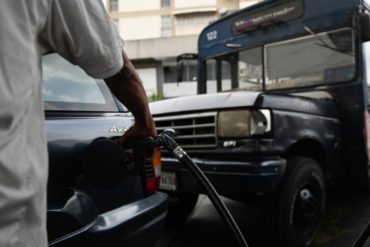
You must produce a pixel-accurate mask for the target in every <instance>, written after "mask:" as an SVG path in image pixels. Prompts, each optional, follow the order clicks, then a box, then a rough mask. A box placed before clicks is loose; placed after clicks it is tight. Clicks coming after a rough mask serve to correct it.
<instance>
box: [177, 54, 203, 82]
mask: <svg viewBox="0 0 370 247" xmlns="http://www.w3.org/2000/svg"><path fill="white" fill-rule="evenodd" d="M197 58H198V55H197V54H194V53H184V54H181V55H179V56H177V57H176V72H177V82H182V81H184V68H185V66H184V64H185V63H186V61H191V60H197Z"/></svg>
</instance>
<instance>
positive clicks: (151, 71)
mask: <svg viewBox="0 0 370 247" xmlns="http://www.w3.org/2000/svg"><path fill="white" fill-rule="evenodd" d="M136 70H137V72H138V73H139V75H140V78H141V80H142V81H143V84H144V88H145V92H146V95H147V96H148V97H150V96H152V95H153V94H157V70H156V68H142V69H140V68H138V69H136Z"/></svg>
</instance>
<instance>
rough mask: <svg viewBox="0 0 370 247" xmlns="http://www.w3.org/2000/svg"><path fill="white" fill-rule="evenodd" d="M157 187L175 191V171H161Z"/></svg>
mask: <svg viewBox="0 0 370 247" xmlns="http://www.w3.org/2000/svg"><path fill="white" fill-rule="evenodd" d="M159 188H160V189H162V190H171V191H175V190H176V189H177V179H176V173H174V172H164V171H162V173H161V182H160V185H159Z"/></svg>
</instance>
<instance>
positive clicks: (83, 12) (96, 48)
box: [39, 0, 123, 79]
mask: <svg viewBox="0 0 370 247" xmlns="http://www.w3.org/2000/svg"><path fill="white" fill-rule="evenodd" d="M39 37H40V44H41V46H43V48H44V49H45V48H46V49H52V50H53V51H55V52H57V53H59V54H60V55H61V56H63V57H64V58H66V59H67V60H68V61H70V62H71V63H73V64H76V65H79V66H80V67H81V68H82V69H84V70H85V72H86V73H87V74H89V75H90V76H92V77H94V78H101V79H104V78H108V77H110V76H113V75H114V74H116V73H117V72H118V71H119V70H120V69H121V68H122V66H123V59H122V41H121V38H120V37H119V34H118V32H117V30H116V27H115V25H114V24H113V23H112V21H111V18H110V17H109V15H108V13H107V12H106V10H105V8H104V6H103V4H102V2H101V1H100V0H51V1H50V10H49V17H48V19H47V21H46V23H45V26H44V28H43V29H42V31H41V32H40V36H39Z"/></svg>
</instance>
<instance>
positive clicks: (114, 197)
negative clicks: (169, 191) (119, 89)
mask: <svg viewBox="0 0 370 247" xmlns="http://www.w3.org/2000/svg"><path fill="white" fill-rule="evenodd" d="M43 67H44V91H43V95H44V100H45V120H46V127H47V133H46V134H47V141H48V151H49V182H48V211H47V218H48V222H47V223H48V236H49V244H50V245H51V246H103V245H104V246H119V245H120V246H121V245H127V246H154V245H155V243H156V240H157V237H158V235H159V231H160V229H161V226H162V224H163V222H164V219H165V216H166V214H167V196H166V195H165V194H163V193H161V192H155V193H150V194H148V193H147V191H145V189H144V186H143V184H144V181H143V176H142V174H141V173H140V169H139V168H138V165H137V164H136V163H135V159H134V157H133V153H132V150H123V149H122V150H123V151H122V153H120V155H121V158H120V163H119V164H120V167H116V166H112V164H111V162H112V159H111V157H109V155H111V153H110V152H106V153H104V152H103V151H102V154H101V155H103V156H104V155H106V158H104V157H103V159H102V163H101V164H91V163H87V162H88V161H91V160H90V159H88V157H89V155H91V153H89V147H90V146H91V144H92V143H94V142H95V141H97V140H101V139H113V140H114V139H115V138H118V137H120V136H121V135H122V134H123V133H124V132H125V131H126V130H127V129H128V128H129V127H130V126H131V125H132V124H133V122H134V119H133V117H132V115H131V114H130V113H129V112H127V110H126V109H125V108H124V107H123V106H122V105H121V104H119V103H118V102H117V101H116V100H115V99H114V98H113V96H112V95H111V93H110V92H109V89H108V88H107V86H106V85H105V83H104V82H103V81H102V80H93V79H92V78H90V77H88V76H87V75H86V74H84V72H82V70H81V69H79V68H78V67H76V66H72V65H71V64H69V63H68V62H66V61H65V60H63V59H62V58H60V57H59V56H57V55H55V54H52V55H47V56H46V57H44V62H43ZM112 143H114V142H112ZM113 145H118V144H113ZM107 151H109V150H107ZM122 167H123V168H122ZM90 169H95V170H94V172H95V174H97V176H96V177H97V178H98V179H99V180H101V181H102V182H101V183H94V182H93V181H92V180H90V179H89V177H88V175H87V174H88V172H89V170H90ZM122 171H125V172H124V173H123V174H122V175H120V176H118V180H117V176H116V175H117V173H120V172H122ZM112 180H114V183H111V181H112ZM116 180H117V181H116ZM104 181H105V182H104ZM107 182H108V184H109V186H103V185H104V183H107ZM100 185H102V186H100Z"/></svg>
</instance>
